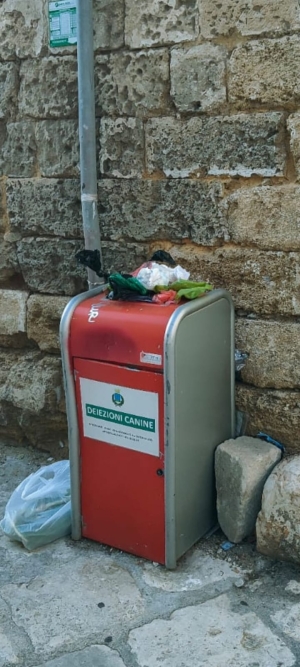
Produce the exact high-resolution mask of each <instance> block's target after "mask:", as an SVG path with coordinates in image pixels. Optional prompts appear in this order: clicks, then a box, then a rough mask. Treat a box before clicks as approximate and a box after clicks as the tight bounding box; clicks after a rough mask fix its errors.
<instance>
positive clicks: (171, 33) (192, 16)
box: [125, 0, 199, 49]
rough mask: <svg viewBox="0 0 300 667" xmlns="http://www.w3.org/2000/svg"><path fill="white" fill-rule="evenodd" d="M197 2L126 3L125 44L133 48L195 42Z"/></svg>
mask: <svg viewBox="0 0 300 667" xmlns="http://www.w3.org/2000/svg"><path fill="white" fill-rule="evenodd" d="M198 32H199V25H198V3H197V0H189V2H186V0H184V1H183V0H180V1H179V2H177V3H174V2H173V0H155V2H153V3H151V4H150V3H149V1H148V0H139V2H138V3H137V2H136V0H125V43H126V44H127V45H128V46H130V47H131V48H133V49H137V48H140V47H143V46H147V47H148V46H152V45H154V44H157V45H158V44H172V43H175V44H176V43H178V42H186V41H188V40H193V39H196V37H197V36H198Z"/></svg>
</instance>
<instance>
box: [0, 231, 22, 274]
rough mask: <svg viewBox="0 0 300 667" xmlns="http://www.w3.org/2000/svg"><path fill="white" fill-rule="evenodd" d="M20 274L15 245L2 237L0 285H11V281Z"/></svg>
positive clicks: (0, 241)
mask: <svg viewBox="0 0 300 667" xmlns="http://www.w3.org/2000/svg"><path fill="white" fill-rule="evenodd" d="M18 274H20V267H19V265H18V258H17V253H16V248H15V245H13V244H12V243H9V242H8V241H5V240H4V238H3V237H1V236H0V284H1V285H5V283H10V281H11V279H12V278H14V277H15V276H16V275H18ZM10 286H11V283H10Z"/></svg>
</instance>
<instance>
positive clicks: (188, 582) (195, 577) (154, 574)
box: [143, 550, 243, 593]
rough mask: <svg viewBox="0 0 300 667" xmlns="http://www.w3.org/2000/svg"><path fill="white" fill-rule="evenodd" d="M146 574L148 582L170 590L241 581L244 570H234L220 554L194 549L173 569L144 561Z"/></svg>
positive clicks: (185, 589) (198, 588)
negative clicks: (215, 555) (213, 556)
mask: <svg viewBox="0 0 300 667" xmlns="http://www.w3.org/2000/svg"><path fill="white" fill-rule="evenodd" d="M143 578H144V581H145V583H146V584H148V586H151V587H153V588H159V589H161V590H163V591H168V592H171V593H176V592H181V591H194V590H203V589H204V588H205V587H207V586H211V585H214V584H216V583H218V584H222V585H223V584H225V585H227V586H228V588H230V586H231V585H232V584H233V583H235V584H242V583H243V579H242V572H238V571H234V570H232V568H231V567H230V565H229V564H228V563H226V562H225V561H223V560H220V559H218V558H212V557H211V556H207V555H204V554H203V553H201V550H200V551H194V552H192V553H189V554H187V556H186V557H185V558H184V559H181V560H180V562H179V563H178V565H177V568H176V570H175V571H174V572H169V571H168V570H166V569H165V568H164V567H162V566H155V565H153V564H151V563H146V564H145V565H144V572H143Z"/></svg>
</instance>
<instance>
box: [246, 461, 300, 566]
mask: <svg viewBox="0 0 300 667" xmlns="http://www.w3.org/2000/svg"><path fill="white" fill-rule="evenodd" d="M299 513H300V456H295V457H292V458H290V459H285V460H283V461H281V463H280V464H279V465H278V466H277V468H275V470H273V473H272V474H271V475H270V477H269V479H268V480H267V482H266V484H265V488H264V492H263V497H262V508H261V512H260V513H259V515H258V519H257V524H256V534H257V550H258V551H259V552H260V553H263V554H265V555H267V556H270V557H271V558H276V559H278V560H287V561H291V562H293V563H297V564H299V563H300V534H299Z"/></svg>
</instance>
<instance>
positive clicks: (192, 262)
mask: <svg viewBox="0 0 300 667" xmlns="http://www.w3.org/2000/svg"><path fill="white" fill-rule="evenodd" d="M168 250H169V252H170V253H171V255H173V256H174V259H176V260H177V261H178V263H179V264H181V265H182V266H185V268H186V269H187V270H188V271H190V273H191V276H193V279H194V280H196V279H200V278H201V277H203V279H205V280H208V281H209V282H211V283H213V284H214V286H215V287H225V288H226V289H228V290H229V292H231V294H232V296H233V299H234V302H235V306H236V308H240V309H243V310H244V311H246V312H248V313H249V312H250V313H253V312H254V313H261V314H265V315H272V314H276V315H278V314H281V315H299V314H300V296H299V292H298V282H299V277H298V276H299V262H300V254H299V253H296V252H290V253H285V252H280V251H278V252H262V251H259V250H256V249H251V248H226V247H224V248H220V249H219V248H218V249H215V250H214V251H213V252H209V251H205V252H204V251H203V250H202V249H201V250H198V249H197V248H195V247H194V246H189V245H183V246H170V247H168Z"/></svg>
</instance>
